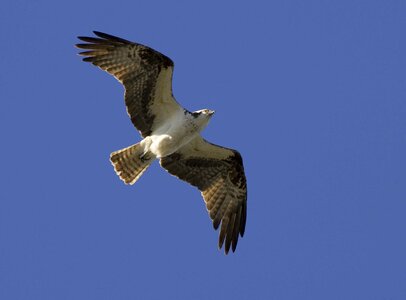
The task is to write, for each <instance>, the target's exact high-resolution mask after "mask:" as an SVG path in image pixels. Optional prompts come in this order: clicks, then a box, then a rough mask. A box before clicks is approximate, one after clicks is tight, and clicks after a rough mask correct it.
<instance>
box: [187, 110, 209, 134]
mask: <svg viewBox="0 0 406 300" xmlns="http://www.w3.org/2000/svg"><path fill="white" fill-rule="evenodd" d="M213 114H214V110H210V109H200V110H196V111H194V112H192V116H193V117H194V118H195V122H196V123H197V124H199V125H198V126H199V127H200V130H202V129H203V128H204V127H206V125H207V124H208V123H209V121H210V119H211V117H212V116H213Z"/></svg>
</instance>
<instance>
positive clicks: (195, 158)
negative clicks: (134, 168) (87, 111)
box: [160, 136, 247, 254]
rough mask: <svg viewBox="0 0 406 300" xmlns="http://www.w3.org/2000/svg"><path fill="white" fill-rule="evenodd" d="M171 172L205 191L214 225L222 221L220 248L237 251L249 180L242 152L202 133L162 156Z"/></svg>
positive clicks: (163, 161)
mask: <svg viewBox="0 0 406 300" xmlns="http://www.w3.org/2000/svg"><path fill="white" fill-rule="evenodd" d="M160 163H161V166H162V167H163V168H165V169H166V170H167V171H168V172H169V173H170V174H172V175H174V176H176V177H178V178H179V179H182V180H184V181H186V182H188V183H190V184H191V185H194V186H196V187H197V188H198V189H199V190H200V191H201V193H202V196H203V198H204V201H205V203H206V208H207V210H208V212H209V216H210V218H211V219H212V221H213V227H214V228H215V229H217V228H218V227H219V225H220V223H221V228H220V235H219V242H218V245H219V248H221V247H222V246H223V244H224V242H225V247H224V249H225V253H226V254H227V253H228V252H229V250H230V247H231V248H232V251H233V252H234V251H235V249H236V247H237V243H238V237H239V235H240V236H241V237H242V236H243V235H244V231H245V220H246V214H247V183H246V178H245V174H244V166H243V162H242V158H241V155H240V154H239V153H238V152H237V151H236V150H232V149H228V148H224V147H221V146H217V145H214V144H211V143H209V142H207V141H205V140H204V139H202V138H201V137H200V136H198V137H196V138H195V139H194V140H192V141H191V142H190V143H189V144H187V145H185V146H183V147H182V148H180V149H179V150H178V151H176V152H175V153H173V154H171V155H169V156H166V157H163V158H161V162H160Z"/></svg>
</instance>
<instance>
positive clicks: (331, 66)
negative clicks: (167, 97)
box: [0, 0, 406, 299]
mask: <svg viewBox="0 0 406 300" xmlns="http://www.w3.org/2000/svg"><path fill="white" fill-rule="evenodd" d="M405 14H406V2H405V1H390V0H389V1H359V0H352V1H321V0H320V1H315V0H312V1H285V0H283V1H282V0H279V1H263V2H261V1H249V2H248V1H244V2H242V1H241V2H236V1H228V2H227V1H223V2H220V1H204V2H199V3H198V2H195V3H193V2H192V1H177V2H174V3H170V1H150V2H148V1H122V2H120V1H117V2H116V1H80V2H79V1H76V2H75V1H65V2H58V1H48V0H42V1H41V0H39V1H28V0H24V1H23V0H17V1H6V2H5V3H3V4H2V9H1V12H0V33H1V55H0V66H1V72H0V99H1V110H0V132H1V147H0V153H1V159H2V164H1V171H0V176H1V178H0V182H1V188H0V199H1V201H0V206H1V208H0V298H1V299H220V298H222V299H406V254H405V253H406V234H405V231H406V218H405V211H406V159H405V154H406V103H405V101H406V54H405V53H406V40H405V28H406V18H405ZM92 30H99V31H104V32H107V33H110V34H114V35H118V36H121V37H123V38H126V39H129V40H134V41H138V42H141V43H144V44H147V45H149V46H151V47H153V48H155V49H157V50H159V51H161V52H163V53H165V54H166V55H168V56H169V57H171V58H172V59H173V60H174V61H175V74H174V82H173V85H174V94H175V96H176V98H177V99H178V101H179V102H180V103H181V104H182V105H184V106H185V107H186V108H188V109H189V110H196V109H201V108H211V109H214V110H216V115H215V116H214V118H213V119H212V121H211V123H210V124H209V126H208V127H207V129H206V130H205V131H204V132H203V135H204V137H205V138H206V139H208V140H210V141H212V142H214V143H217V144H221V145H224V146H228V147H233V148H236V149H238V150H239V151H240V152H241V154H242V155H243V158H244V163H245V170H246V174H247V178H248V188H249V191H248V220H247V229H246V234H245V236H244V238H242V239H240V241H239V245H238V247H237V251H236V253H234V254H230V255H228V256H225V255H224V254H223V253H222V252H220V251H218V249H217V238H218V232H214V231H213V229H212V225H211V223H210V220H209V218H208V216H207V212H206V210H205V207H204V203H203V201H202V199H201V197H200V193H199V192H198V191H197V190H196V189H194V188H193V187H191V186H189V185H187V184H186V183H184V182H181V181H179V180H177V179H176V178H174V177H171V176H169V175H168V174H167V173H166V172H165V171H163V170H162V169H161V168H160V167H159V164H157V163H155V164H154V165H153V166H152V167H151V168H150V169H149V170H148V171H147V172H146V173H145V174H144V175H143V177H142V178H141V179H140V180H139V182H137V184H136V185H134V186H132V187H129V186H125V185H124V184H123V183H122V182H121V181H120V180H119V179H118V177H117V176H116V175H115V173H114V171H113V169H112V166H111V165H110V162H109V159H108V158H109V154H110V152H112V151H115V150H118V149H121V148H123V147H126V146H128V145H131V144H133V143H135V142H137V141H139V140H140V137H139V135H138V133H137V132H136V131H135V130H134V128H133V127H132V125H131V123H130V121H129V119H128V117H127V115H126V112H125V107H124V104H123V96H122V94H123V89H122V87H121V85H120V84H119V83H118V82H117V81H115V80H114V79H113V78H112V77H111V76H109V75H108V74H106V73H104V72H101V71H100V70H98V69H97V68H95V67H93V66H91V65H89V64H85V63H83V62H81V60H80V58H79V57H78V56H77V55H76V53H77V50H76V49H75V48H74V47H73V45H74V44H75V43H76V42H77V40H76V36H77V35H90V34H91V31H92Z"/></svg>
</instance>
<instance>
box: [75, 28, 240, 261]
mask: <svg viewBox="0 0 406 300" xmlns="http://www.w3.org/2000/svg"><path fill="white" fill-rule="evenodd" d="M94 34H95V35H96V36H97V37H82V36H80V37H78V38H79V39H80V40H82V41H84V42H86V43H82V44H77V45H76V46H77V47H78V48H80V49H85V50H86V51H84V52H80V53H79V54H80V55H83V56H85V57H84V58H83V61H85V62H90V63H92V64H93V65H95V66H98V67H99V68H101V69H102V70H104V71H107V72H108V73H109V74H111V75H113V76H114V77H115V78H116V79H117V80H118V81H119V82H121V83H122V84H123V85H124V88H125V95H124V98H125V105H126V107H127V112H128V115H129V117H130V118H131V121H132V123H133V124H134V126H135V127H136V128H137V129H138V131H139V132H140V134H141V136H142V137H143V140H142V141H141V142H139V143H137V144H135V145H132V146H129V147H127V148H125V149H122V150H118V151H116V152H113V153H111V155H110V160H111V163H112V164H113V166H114V170H115V171H116V173H117V175H118V176H119V177H120V178H121V180H123V181H124V182H125V183H126V184H134V183H135V182H136V181H137V180H138V179H139V178H140V176H141V175H142V174H143V173H144V172H145V170H146V169H147V168H148V167H149V166H150V165H151V163H152V162H153V161H154V160H155V159H159V160H160V164H161V166H162V167H163V168H164V169H166V170H167V171H168V172H169V173H170V174H172V175H174V176H176V177H178V178H179V179H181V180H184V181H186V182H188V183H190V184H191V185H193V186H195V187H197V188H198V189H199V190H200V191H201V193H202V196H203V198H204V201H205V203H206V208H207V210H208V212H209V215H210V218H211V219H212V221H213V227H214V229H216V230H217V229H218V227H219V226H220V224H221V229H220V236H219V241H218V246H219V249H221V247H222V246H223V243H224V241H225V253H226V254H227V253H228V252H229V250H230V246H231V247H232V250H233V252H234V251H235V249H236V247H237V242H238V237H239V235H241V237H242V236H243V235H244V230H245V222H246V216H247V185H246V179H245V174H244V167H243V162H242V158H241V155H240V154H239V153H238V152H237V151H236V150H233V149H229V148H225V147H221V146H218V145H215V144H212V143H209V142H207V141H206V140H204V139H203V138H202V137H201V136H200V132H201V131H202V130H203V129H204V128H205V127H206V126H207V124H208V122H209V120H210V118H211V117H212V116H213V114H214V111H213V110H209V109H202V110H198V111H195V112H189V111H188V110H186V109H184V108H183V107H181V106H180V105H179V104H178V103H177V102H176V100H175V98H174V96H173V94H172V73H173V68H174V64H173V61H172V60H171V59H170V58H168V57H167V56H165V55H163V54H161V53H159V52H157V51H155V50H153V49H151V48H149V47H147V46H144V45H141V44H138V43H133V42H130V41H127V40H124V39H122V38H119V37H115V36H112V35H109V34H106V33H102V32H97V31H94Z"/></svg>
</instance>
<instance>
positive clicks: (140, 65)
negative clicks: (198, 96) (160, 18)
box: [76, 31, 181, 137]
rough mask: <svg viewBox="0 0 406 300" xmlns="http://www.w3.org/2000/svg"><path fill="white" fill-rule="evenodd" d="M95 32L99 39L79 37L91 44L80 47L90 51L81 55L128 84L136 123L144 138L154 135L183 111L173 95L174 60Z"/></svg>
mask: <svg viewBox="0 0 406 300" xmlns="http://www.w3.org/2000/svg"><path fill="white" fill-rule="evenodd" d="M94 33H95V35H96V36H97V37H78V38H79V39H80V40H82V41H84V42H87V44H77V45H76V47H78V48H80V49H84V50H88V51H84V52H80V53H79V54H80V55H83V56H85V57H84V58H83V61H86V62H90V63H92V64H93V65H95V66H98V67H100V68H101V69H102V70H104V71H106V72H108V73H110V74H111V75H113V76H114V77H115V78H116V79H117V80H118V81H120V82H121V83H122V84H123V85H124V87H125V104H126V107H127V112H128V114H129V116H130V118H131V121H132V123H133V124H134V126H135V127H136V128H137V129H138V130H139V131H140V133H141V135H142V136H143V137H146V136H148V135H150V134H151V132H152V131H153V130H154V128H155V127H156V126H158V125H159V123H160V122H161V121H163V120H165V119H167V118H168V117H169V116H170V115H171V114H172V113H174V112H175V111H176V110H179V109H181V107H180V106H179V105H178V103H177V102H176V101H175V100H174V98H173V95H172V73H173V66H174V65H173V62H172V60H171V59H170V58H168V57H167V56H165V55H163V54H161V53H159V52H157V51H155V50H153V49H151V48H149V47H147V46H144V45H141V44H138V43H133V42H130V41H127V40H125V39H122V38H119V37H115V36H112V35H109V34H106V33H102V32H98V31H94Z"/></svg>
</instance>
